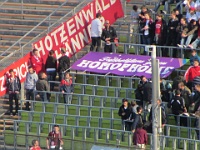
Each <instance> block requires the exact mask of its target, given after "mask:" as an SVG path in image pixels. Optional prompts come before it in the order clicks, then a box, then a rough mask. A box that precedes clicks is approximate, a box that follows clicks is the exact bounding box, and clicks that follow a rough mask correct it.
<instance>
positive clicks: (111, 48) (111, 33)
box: [101, 20, 117, 53]
mask: <svg viewBox="0 0 200 150" xmlns="http://www.w3.org/2000/svg"><path fill="white" fill-rule="evenodd" d="M115 38H117V33H116V31H115V29H114V27H112V26H110V22H109V20H106V21H105V28H104V29H103V31H102V34H101V39H102V40H103V41H105V46H104V52H109V53H112V52H115V49H116V48H115V44H112V42H114V40H115Z"/></svg>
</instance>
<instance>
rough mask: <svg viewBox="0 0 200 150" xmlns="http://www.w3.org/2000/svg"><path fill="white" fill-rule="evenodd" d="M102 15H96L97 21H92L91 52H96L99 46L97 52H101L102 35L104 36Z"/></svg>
mask: <svg viewBox="0 0 200 150" xmlns="http://www.w3.org/2000/svg"><path fill="white" fill-rule="evenodd" d="M101 17H102V15H101V13H100V12H99V13H97V14H96V19H94V20H92V23H91V38H92V45H91V47H90V51H94V48H95V46H96V45H97V48H96V51H97V52H98V51H100V46H101V34H102V24H101V21H100V19H101Z"/></svg>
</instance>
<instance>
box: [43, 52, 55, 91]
mask: <svg viewBox="0 0 200 150" xmlns="http://www.w3.org/2000/svg"><path fill="white" fill-rule="evenodd" d="M45 69H46V73H47V79H48V81H55V80H56V71H57V60H56V58H55V57H54V50H50V51H49V56H48V58H47V60H46V63H45ZM50 90H51V91H53V90H54V83H50Z"/></svg>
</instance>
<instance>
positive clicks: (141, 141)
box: [133, 123, 148, 149]
mask: <svg viewBox="0 0 200 150" xmlns="http://www.w3.org/2000/svg"><path fill="white" fill-rule="evenodd" d="M147 139H148V137H147V132H146V131H145V130H144V129H143V124H141V123H139V124H138V128H137V129H136V131H135V133H134V135H133V144H134V145H136V148H140V149H145V147H146V145H147Z"/></svg>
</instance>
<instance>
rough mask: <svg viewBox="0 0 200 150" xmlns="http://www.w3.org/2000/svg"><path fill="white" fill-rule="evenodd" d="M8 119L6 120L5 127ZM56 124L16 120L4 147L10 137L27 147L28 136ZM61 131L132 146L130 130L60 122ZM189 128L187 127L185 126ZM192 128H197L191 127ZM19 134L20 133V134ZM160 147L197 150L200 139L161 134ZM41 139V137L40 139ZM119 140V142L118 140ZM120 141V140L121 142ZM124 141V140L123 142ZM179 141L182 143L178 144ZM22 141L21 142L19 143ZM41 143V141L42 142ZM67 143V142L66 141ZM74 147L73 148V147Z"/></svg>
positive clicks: (6, 133) (174, 149) (5, 133)
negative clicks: (20, 126)
mask: <svg viewBox="0 0 200 150" xmlns="http://www.w3.org/2000/svg"><path fill="white" fill-rule="evenodd" d="M6 121H8V120H4V129H5V124H6ZM20 124H21V125H22V124H23V126H24V128H23V129H22V131H21V132H19V130H18V129H19V128H18V125H20ZM54 125H55V124H54V123H41V122H32V121H20V120H14V125H13V129H14V131H11V132H8V131H6V130H4V132H3V134H4V147H6V145H7V143H9V141H8V139H9V140H11V138H13V139H14V144H13V146H14V147H17V146H18V145H25V146H26V147H28V146H29V144H28V142H27V140H25V139H28V138H27V136H29V135H33V137H34V138H35V137H40V136H41V135H43V133H46V135H47V134H48V132H50V131H52V128H53V126H54ZM31 126H35V127H36V128H37V131H36V132H35V133H31V132H29V127H31ZM59 126H60V131H61V133H62V135H63V138H70V139H72V140H77V139H79V140H80V139H81V141H83V142H86V141H88V140H90V141H92V142H94V143H99V142H102V140H103V143H102V144H104V145H105V144H109V143H114V144H113V145H115V146H122V145H120V143H123V146H124V147H127V148H130V147H132V133H131V132H128V131H122V130H114V129H106V128H93V127H84V126H70V125H66V124H59ZM166 127H169V128H172V127H174V128H175V129H177V128H178V127H176V126H171V125H166ZM185 129H186V130H187V128H185ZM190 130H196V129H195V128H190ZM18 134H19V135H18ZM21 135H24V136H25V137H24V139H23V140H22V138H21V140H20V141H19V140H18V138H20V137H22V136H21ZM148 136H149V139H150V141H149V142H148V146H147V148H150V146H149V145H151V143H152V141H151V140H152V137H151V136H152V135H151V134H148ZM159 138H160V147H161V149H162V150H164V148H165V147H166V148H167V147H169V148H171V149H173V150H176V149H179V148H181V149H184V150H187V149H188V148H190V149H194V150H197V149H198V148H199V141H198V140H194V139H191V138H181V137H174V136H167V135H160V136H159ZM40 140H41V139H40V138H39V141H40ZM116 141H118V142H116ZM119 141H120V142H119ZM121 141H122V142H121ZM178 141H179V142H180V143H181V145H178ZM19 143H20V144H19ZM40 143H41V142H40ZM65 144H66V143H65ZM72 149H73V148H72Z"/></svg>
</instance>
